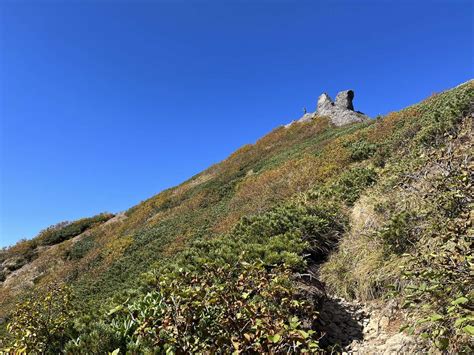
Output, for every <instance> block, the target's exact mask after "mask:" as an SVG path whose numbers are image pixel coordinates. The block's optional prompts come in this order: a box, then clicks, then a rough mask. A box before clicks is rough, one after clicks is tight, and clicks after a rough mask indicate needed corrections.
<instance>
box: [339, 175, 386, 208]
mask: <svg viewBox="0 0 474 355" xmlns="http://www.w3.org/2000/svg"><path fill="white" fill-rule="evenodd" d="M376 181H377V173H376V172H375V170H374V169H372V168H370V167H368V168H361V167H356V168H353V169H350V170H348V171H346V172H344V173H343V174H342V175H341V176H340V177H339V179H338V180H337V181H336V182H335V183H334V184H333V186H332V188H331V189H332V191H334V192H335V193H336V194H337V195H338V196H339V197H340V198H341V199H342V200H343V201H344V202H346V203H347V204H348V205H349V206H352V205H353V204H354V202H355V201H357V199H358V198H359V197H360V195H361V193H362V192H363V191H364V190H365V189H366V188H367V187H369V186H372V185H373V184H375V182H376Z"/></svg>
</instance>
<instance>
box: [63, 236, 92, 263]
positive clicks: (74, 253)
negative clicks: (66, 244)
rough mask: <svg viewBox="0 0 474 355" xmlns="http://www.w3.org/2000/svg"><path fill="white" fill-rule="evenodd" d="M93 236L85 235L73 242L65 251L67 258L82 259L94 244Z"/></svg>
mask: <svg viewBox="0 0 474 355" xmlns="http://www.w3.org/2000/svg"><path fill="white" fill-rule="evenodd" d="M95 245H96V244H95V242H94V237H92V236H85V237H84V238H82V239H81V240H79V241H78V242H76V243H74V245H73V246H72V247H71V249H70V250H69V251H68V252H67V253H66V258H67V260H79V259H82V258H83V257H84V256H85V255H86V254H87V253H88V252H89V250H91V249H93V248H94V246H95Z"/></svg>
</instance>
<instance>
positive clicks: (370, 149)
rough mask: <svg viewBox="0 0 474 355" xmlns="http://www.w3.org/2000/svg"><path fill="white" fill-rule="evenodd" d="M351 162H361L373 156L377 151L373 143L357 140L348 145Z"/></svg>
mask: <svg viewBox="0 0 474 355" xmlns="http://www.w3.org/2000/svg"><path fill="white" fill-rule="evenodd" d="M348 148H349V151H350V153H351V160H352V161H362V160H366V159H368V158H370V157H371V156H373V155H374V154H375V152H376V150H377V146H376V145H375V144H374V143H369V142H367V141H366V140H359V141H356V142H353V143H351V144H350V145H349V147H348Z"/></svg>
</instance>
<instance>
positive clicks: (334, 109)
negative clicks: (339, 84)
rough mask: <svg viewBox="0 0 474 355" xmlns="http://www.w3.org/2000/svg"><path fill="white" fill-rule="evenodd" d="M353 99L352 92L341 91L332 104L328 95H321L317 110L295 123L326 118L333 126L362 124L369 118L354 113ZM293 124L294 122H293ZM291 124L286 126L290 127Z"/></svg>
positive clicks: (356, 112)
mask: <svg viewBox="0 0 474 355" xmlns="http://www.w3.org/2000/svg"><path fill="white" fill-rule="evenodd" d="M353 99H354V91H353V90H345V91H341V92H339V93H338V94H337V95H336V101H335V102H334V101H333V100H332V99H331V98H330V97H329V95H328V94H326V93H323V94H322V95H321V96H319V98H318V104H317V109H316V111H315V112H310V113H306V114H304V115H303V117H301V118H300V119H298V120H297V121H296V122H309V121H311V120H312V119H313V118H314V117H316V116H318V115H319V116H328V117H329V118H330V119H331V122H332V123H333V124H334V125H335V126H344V125H346V124H349V123H354V122H363V121H365V120H368V119H369V117H368V116H366V115H364V114H363V113H362V112H359V111H354V105H353V103H352V100H353ZM293 122H294V121H293ZM293 122H291V123H290V124H288V125H286V127H288V126H290V125H291V124H292V123H293Z"/></svg>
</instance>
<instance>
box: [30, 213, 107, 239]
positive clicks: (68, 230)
mask: <svg viewBox="0 0 474 355" xmlns="http://www.w3.org/2000/svg"><path fill="white" fill-rule="evenodd" d="M112 217H113V214H110V213H101V214H99V215H97V216H94V217H91V218H83V219H80V220H78V221H75V222H72V223H63V224H61V225H59V226H54V227H51V228H48V229H46V230H45V231H43V232H42V233H41V234H40V236H39V243H40V244H41V245H54V244H58V243H61V242H63V241H65V240H68V239H71V238H73V237H75V236H78V235H79V234H81V233H83V232H84V231H86V230H87V229H89V228H91V227H93V226H94V225H96V224H100V223H103V222H106V221H107V220H109V219H110V218H112Z"/></svg>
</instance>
